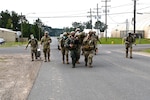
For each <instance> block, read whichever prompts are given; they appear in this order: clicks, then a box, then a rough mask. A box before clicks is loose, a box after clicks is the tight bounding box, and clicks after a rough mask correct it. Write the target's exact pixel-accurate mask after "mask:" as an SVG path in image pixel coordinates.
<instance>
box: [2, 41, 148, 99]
mask: <svg viewBox="0 0 150 100" xmlns="http://www.w3.org/2000/svg"><path fill="white" fill-rule="evenodd" d="M52 41H53V43H52V44H51V62H43V64H42V67H41V69H40V71H39V74H38V76H37V79H36V80H35V83H34V85H33V88H32V90H31V92H30V94H29V97H28V100H149V98H150V66H149V61H150V60H149V59H150V57H149V55H145V54H140V53H137V52H135V51H134V52H133V59H129V58H125V48H124V45H101V46H100V45H99V52H98V54H97V55H95V56H94V62H93V68H87V67H85V66H84V58H83V56H81V59H80V62H81V64H78V65H76V66H77V67H76V68H72V65H71V64H68V65H67V64H62V60H61V52H60V51H59V50H57V39H56V38H53V39H52ZM148 47H150V45H137V46H134V47H133V48H134V50H136V51H137V50H139V49H142V48H148ZM14 49H16V48H14ZM3 50H4V49H3ZM3 50H2V49H0V53H1V52H4V51H3ZM16 50H18V49H16ZM5 52H7V50H5ZM14 52H15V50H14ZM14 52H13V53H14ZM18 52H21V51H18ZM22 52H24V51H22ZM70 62H71V60H70Z"/></svg>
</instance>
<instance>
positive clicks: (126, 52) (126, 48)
mask: <svg viewBox="0 0 150 100" xmlns="http://www.w3.org/2000/svg"><path fill="white" fill-rule="evenodd" d="M126 58H128V47H126Z"/></svg>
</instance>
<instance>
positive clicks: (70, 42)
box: [66, 31, 79, 68]
mask: <svg viewBox="0 0 150 100" xmlns="http://www.w3.org/2000/svg"><path fill="white" fill-rule="evenodd" d="M78 44H79V40H78V39H77V37H75V32H74V31H72V32H71V33H70V37H69V38H68V39H67V40H66V47H67V48H68V49H69V50H70V55H71V59H72V68H75V64H76V62H77V59H78V48H77V46H78Z"/></svg>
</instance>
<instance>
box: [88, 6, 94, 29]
mask: <svg viewBox="0 0 150 100" xmlns="http://www.w3.org/2000/svg"><path fill="white" fill-rule="evenodd" d="M88 13H90V16H88V17H90V21H91V29H93V22H92V17H93V15H92V13H93V12H92V10H91V8H90V12H88Z"/></svg>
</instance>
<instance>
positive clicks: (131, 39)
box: [125, 33, 135, 58]
mask: <svg viewBox="0 0 150 100" xmlns="http://www.w3.org/2000/svg"><path fill="white" fill-rule="evenodd" d="M133 43H135V37H134V36H132V34H131V33H129V36H127V37H126V38H125V48H126V58H128V51H129V49H130V58H132V45H133Z"/></svg>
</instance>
